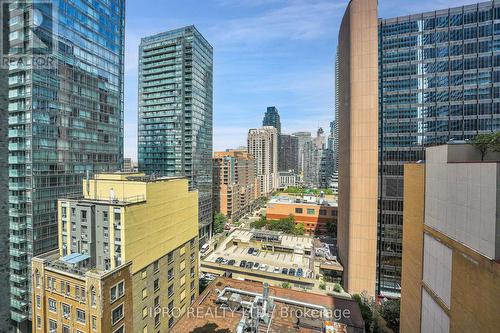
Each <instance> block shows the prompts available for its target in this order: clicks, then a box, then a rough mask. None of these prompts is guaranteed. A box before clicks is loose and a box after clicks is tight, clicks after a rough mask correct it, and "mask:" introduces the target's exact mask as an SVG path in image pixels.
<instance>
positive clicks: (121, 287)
mask: <svg viewBox="0 0 500 333" xmlns="http://www.w3.org/2000/svg"><path fill="white" fill-rule="evenodd" d="M110 292H111V297H110V299H111V302H114V301H116V300H117V299H118V298H120V297H122V296H123V294H124V293H125V282H124V281H120V282H118V283H117V284H115V285H114V286H113V287H111V290H110Z"/></svg>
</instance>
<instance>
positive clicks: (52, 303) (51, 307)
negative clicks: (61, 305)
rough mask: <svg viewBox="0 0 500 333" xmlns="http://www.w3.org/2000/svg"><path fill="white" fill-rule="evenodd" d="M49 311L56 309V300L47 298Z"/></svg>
mask: <svg viewBox="0 0 500 333" xmlns="http://www.w3.org/2000/svg"><path fill="white" fill-rule="evenodd" d="M49 311H52V312H56V311H57V302H56V300H55V299H52V298H49Z"/></svg>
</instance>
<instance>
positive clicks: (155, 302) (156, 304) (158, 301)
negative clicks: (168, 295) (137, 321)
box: [154, 296, 160, 309]
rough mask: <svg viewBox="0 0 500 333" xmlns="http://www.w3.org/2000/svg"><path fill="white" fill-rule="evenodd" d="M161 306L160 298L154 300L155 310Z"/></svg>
mask: <svg viewBox="0 0 500 333" xmlns="http://www.w3.org/2000/svg"><path fill="white" fill-rule="evenodd" d="M159 306H160V296H156V297H155V300H154V307H155V309H156V308H157V307H159Z"/></svg>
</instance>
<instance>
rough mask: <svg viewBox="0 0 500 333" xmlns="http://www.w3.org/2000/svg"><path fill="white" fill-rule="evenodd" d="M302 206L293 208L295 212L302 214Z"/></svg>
mask: <svg viewBox="0 0 500 333" xmlns="http://www.w3.org/2000/svg"><path fill="white" fill-rule="evenodd" d="M302 212H303V210H302V208H295V214H302Z"/></svg>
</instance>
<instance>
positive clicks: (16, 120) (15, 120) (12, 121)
mask: <svg viewBox="0 0 500 333" xmlns="http://www.w3.org/2000/svg"><path fill="white" fill-rule="evenodd" d="M24 124H26V118H25V117H20V116H17V117H16V116H11V117H9V125H24ZM9 146H10V145H9Z"/></svg>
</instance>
